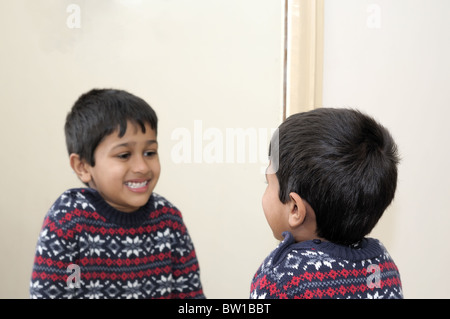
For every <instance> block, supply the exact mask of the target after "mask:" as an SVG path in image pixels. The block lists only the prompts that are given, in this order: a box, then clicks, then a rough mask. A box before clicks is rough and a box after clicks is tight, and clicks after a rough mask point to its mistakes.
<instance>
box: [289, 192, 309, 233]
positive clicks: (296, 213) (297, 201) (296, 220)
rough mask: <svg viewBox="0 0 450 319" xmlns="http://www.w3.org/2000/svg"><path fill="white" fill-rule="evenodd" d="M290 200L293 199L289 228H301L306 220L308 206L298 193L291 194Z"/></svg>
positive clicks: (290, 207) (290, 206)
mask: <svg viewBox="0 0 450 319" xmlns="http://www.w3.org/2000/svg"><path fill="white" fill-rule="evenodd" d="M289 198H290V199H291V201H290V204H289V209H290V211H289V226H291V227H292V228H295V227H297V226H300V225H301V224H302V223H303V221H304V220H305V217H306V206H305V203H304V202H303V200H302V198H301V197H300V195H298V194H297V193H294V192H291V193H290V194H289Z"/></svg>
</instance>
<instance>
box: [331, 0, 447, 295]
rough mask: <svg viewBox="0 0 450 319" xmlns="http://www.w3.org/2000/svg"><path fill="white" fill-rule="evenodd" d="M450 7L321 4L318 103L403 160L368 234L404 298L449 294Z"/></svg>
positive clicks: (419, 0)
mask: <svg viewBox="0 0 450 319" xmlns="http://www.w3.org/2000/svg"><path fill="white" fill-rule="evenodd" d="M449 12H450V1H448V0H431V1H425V0H414V1H413V0H396V1H387V0H370V1H361V0H339V1H335V0H325V14H324V21H325V26H324V29H325V30H324V74H323V78H324V81H323V92H324V93H323V105H324V106H337V107H339V106H347V107H356V108H359V109H361V110H363V111H366V112H368V113H370V114H372V115H373V116H375V117H376V118H377V119H378V120H380V121H381V122H382V123H384V124H385V125H386V126H387V127H388V128H389V129H390V130H391V132H392V134H393V136H394V138H395V139H396V140H397V143H398V146H399V149H400V154H401V157H402V162H401V165H400V167H399V182H398V188H397V194H396V198H395V200H394V202H393V204H392V206H391V207H390V208H389V209H388V211H387V212H386V214H385V215H384V216H383V217H382V219H381V221H380V223H379V224H378V225H377V227H376V229H375V230H374V231H373V233H372V236H374V237H378V238H379V239H381V240H382V241H383V242H384V244H385V245H386V246H387V248H388V250H389V251H390V253H391V255H392V257H393V258H394V260H395V261H396V262H397V264H398V266H399V268H400V272H401V275H402V281H403V288H404V294H405V297H406V298H449V297H450V290H449V289H448V287H449V285H450V279H449V277H448V276H447V275H446V274H447V272H448V264H449V263H450V249H449V248H448V244H449V237H448V233H449V227H450V214H449V213H450V196H449V195H450V193H449V191H450V186H449V181H450V169H449V165H448V163H449V158H450V150H449V147H448V145H449V140H450V129H449V125H448V119H449V118H450V108H449V102H450V90H449V88H448V85H449V83H450V78H449V74H450V60H449V57H450V33H449V32H448V30H449V29H450V21H449V19H448V13H449Z"/></svg>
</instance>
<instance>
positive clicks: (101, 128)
mask: <svg viewBox="0 0 450 319" xmlns="http://www.w3.org/2000/svg"><path fill="white" fill-rule="evenodd" d="M128 121H130V122H131V123H133V124H135V125H136V126H137V127H140V128H141V129H142V132H143V133H145V124H149V125H150V127H151V128H152V129H153V130H154V131H155V134H156V132H157V124H158V118H157V116H156V113H155V111H154V110H153V109H152V108H151V107H150V105H148V104H147V102H145V101H144V100H143V99H141V98H139V97H137V96H135V95H133V94H131V93H128V92H126V91H123V90H115V89H93V90H91V91H89V92H87V93H84V94H82V95H81V96H80V97H79V98H78V100H77V101H76V102H75V104H74V105H73V107H72V109H71V111H70V112H69V114H67V118H66V123H65V126H64V131H65V135H66V146H67V150H68V152H69V154H72V153H75V154H78V155H79V156H80V158H81V159H84V160H86V161H87V162H88V163H89V164H90V165H91V166H94V165H95V158H94V151H95V149H96V148H97V146H98V144H99V143H100V142H101V141H102V140H103V139H104V138H105V137H106V136H108V135H110V134H111V133H113V132H114V131H118V135H119V137H122V136H123V135H124V134H125V132H126V130H127V122H128Z"/></svg>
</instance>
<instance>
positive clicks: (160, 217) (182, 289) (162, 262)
mask: <svg viewBox="0 0 450 319" xmlns="http://www.w3.org/2000/svg"><path fill="white" fill-rule="evenodd" d="M76 271H78V273H76ZM77 280H78V282H77ZM30 297H31V298H91V299H92V298H99V299H104V298H114V299H122V298H128V299H130V298H133V299H135V298H136V299H141V298H204V295H203V290H202V285H201V281H200V275H199V265H198V261H197V257H196V254H195V249H194V246H193V243H192V241H191V238H190V236H189V234H188V231H187V229H186V227H185V225H184V223H183V219H182V216H181V213H180V212H179V211H178V209H177V208H176V207H174V206H173V205H172V204H171V203H170V202H169V201H167V200H166V199H165V198H164V197H162V196H159V195H157V194H155V193H153V194H152V195H151V196H150V199H149V201H148V203H147V204H146V205H145V206H143V207H141V208H140V209H139V210H137V211H136V212H133V213H123V212H120V211H117V210H115V209H114V208H112V207H111V206H109V205H108V204H107V203H106V202H105V201H104V200H103V199H102V198H101V196H100V195H99V194H98V192H97V191H95V190H93V189H90V188H79V189H70V190H68V191H66V192H64V193H63V194H62V195H61V196H60V197H59V198H58V199H57V201H56V202H55V203H54V205H53V206H52V207H51V209H50V210H49V212H48V213H47V215H46V216H45V219H44V223H43V226H42V230H41V232H40V235H39V240H38V243H37V247H36V255H35V259H34V265H33V271H32V278H31V283H30Z"/></svg>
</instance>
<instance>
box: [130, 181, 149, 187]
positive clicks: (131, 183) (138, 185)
mask: <svg viewBox="0 0 450 319" xmlns="http://www.w3.org/2000/svg"><path fill="white" fill-rule="evenodd" d="M147 183H148V181H145V182H142V183H133V182H127V183H125V185H127V186H128V187H130V188H140V187H144V186H145V185H147Z"/></svg>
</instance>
